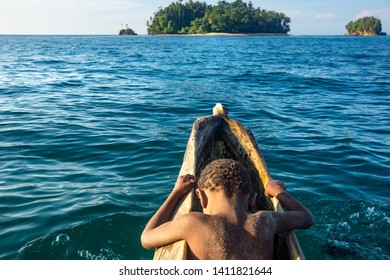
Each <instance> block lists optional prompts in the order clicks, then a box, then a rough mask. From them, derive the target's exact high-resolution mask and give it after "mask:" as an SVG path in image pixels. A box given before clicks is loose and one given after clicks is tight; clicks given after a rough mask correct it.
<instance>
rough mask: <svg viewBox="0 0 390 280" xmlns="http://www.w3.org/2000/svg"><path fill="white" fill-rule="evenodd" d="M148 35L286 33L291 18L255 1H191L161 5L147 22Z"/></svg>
mask: <svg viewBox="0 0 390 280" xmlns="http://www.w3.org/2000/svg"><path fill="white" fill-rule="evenodd" d="M147 27H148V34H149V35H168V34H213V35H216V34H217V35H218V34H224V35H229V34H231V35H238V34H241V35H246V34H247V35H251V34H252V35H254V34H259V35H260V34H262V35H267V34H268V35H287V33H288V32H289V31H290V18H289V17H287V16H286V15H285V14H283V13H278V12H275V11H266V10H262V9H260V8H255V7H254V6H253V3H252V2H249V3H245V2H243V1H242V0H235V1H234V2H231V3H228V2H226V1H219V2H218V3H217V4H216V5H215V6H212V5H208V4H207V3H206V2H198V1H196V2H194V1H192V0H189V1H188V2H186V3H185V4H183V1H182V0H180V1H177V2H173V3H171V4H170V5H169V6H168V7H165V8H162V7H160V8H159V10H158V11H157V12H155V13H154V17H151V18H150V21H148V22H147Z"/></svg>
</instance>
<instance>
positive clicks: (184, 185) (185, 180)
mask: <svg viewBox="0 0 390 280" xmlns="http://www.w3.org/2000/svg"><path fill="white" fill-rule="evenodd" d="M197 182H198V181H197V180H196V178H195V176H193V175H191V174H186V175H182V176H180V177H179V179H177V181H176V184H175V187H174V188H173V191H172V192H176V193H178V194H180V195H185V194H186V193H187V192H189V191H190V190H191V189H192V188H193V187H195V185H196V183H197Z"/></svg>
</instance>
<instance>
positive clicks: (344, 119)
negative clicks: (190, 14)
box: [0, 36, 390, 260]
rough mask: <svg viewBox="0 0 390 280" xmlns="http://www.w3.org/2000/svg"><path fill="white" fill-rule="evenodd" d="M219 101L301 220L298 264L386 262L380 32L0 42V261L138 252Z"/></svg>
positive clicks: (386, 149)
mask: <svg viewBox="0 0 390 280" xmlns="http://www.w3.org/2000/svg"><path fill="white" fill-rule="evenodd" d="M217 102H221V103H223V104H224V105H225V106H226V107H228V108H229V110H230V116H231V117H232V118H235V119H237V120H239V121H241V122H242V123H243V124H244V125H245V126H246V127H247V128H250V129H251V130H252V132H253V134H254V135H255V137H256V139H257V142H258V144H259V146H260V148H261V150H262V153H263V155H264V158H265V160H266V162H267V164H268V167H269V170H270V172H271V175H272V176H273V177H275V178H278V179H281V180H283V181H284V182H285V183H286V185H287V188H288V190H289V191H290V193H291V194H292V195H294V196H295V197H296V198H297V199H299V200H300V201H301V202H302V203H303V204H305V205H306V206H307V207H308V208H309V209H310V210H311V212H312V213H313V215H314V218H315V224H314V225H313V227H312V228H310V229H308V230H298V231H296V233H297V236H298V238H299V240H300V243H301V246H302V248H303V250H304V252H305V255H306V258H307V259H387V260H388V259H390V234H389V233H390V207H389V206H390V37H370V38H358V37H342V36H335V37H327V36H324V37H322V36H320V37H315V36H309V37H305V36H302V37H300V36H289V37H152V36H134V37H120V36H0V259H11V260H12V259H151V258H152V256H153V252H152V251H147V250H145V249H143V248H142V247H141V245H140V240H139V238H140V234H141V232H142V230H143V228H144V226H145V224H146V223H147V221H148V219H149V218H150V217H151V215H152V214H153V213H154V212H155V211H156V210H157V209H158V207H159V206H160V205H161V203H162V202H163V201H164V200H165V198H166V197H167V195H168V194H169V192H170V190H171V189H172V187H173V185H174V182H175V181H176V178H177V175H178V172H179V169H180V166H181V163H182V157H183V154H184V151H185V147H186V143H187V140H188V137H189V134H190V131H191V127H192V124H193V122H194V121H195V119H196V118H198V117H201V116H205V115H210V114H211V113H212V108H213V106H214V105H215V103H217Z"/></svg>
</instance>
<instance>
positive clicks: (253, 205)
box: [248, 193, 257, 212]
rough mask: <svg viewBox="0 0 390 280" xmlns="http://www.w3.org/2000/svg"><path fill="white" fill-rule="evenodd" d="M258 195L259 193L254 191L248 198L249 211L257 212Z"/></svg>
mask: <svg viewBox="0 0 390 280" xmlns="http://www.w3.org/2000/svg"><path fill="white" fill-rule="evenodd" d="M256 197H257V193H252V194H251V195H249V198H248V211H249V212H256Z"/></svg>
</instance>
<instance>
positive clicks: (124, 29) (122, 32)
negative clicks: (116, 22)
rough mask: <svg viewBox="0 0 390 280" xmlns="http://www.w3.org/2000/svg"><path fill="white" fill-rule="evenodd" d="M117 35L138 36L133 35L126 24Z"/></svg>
mask: <svg viewBox="0 0 390 280" xmlns="http://www.w3.org/2000/svg"><path fill="white" fill-rule="evenodd" d="M119 35H138V34H137V33H135V32H134V30H133V29H131V28H130V27H128V26H127V24H126V28H123V29H121V30H120V31H119Z"/></svg>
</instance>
